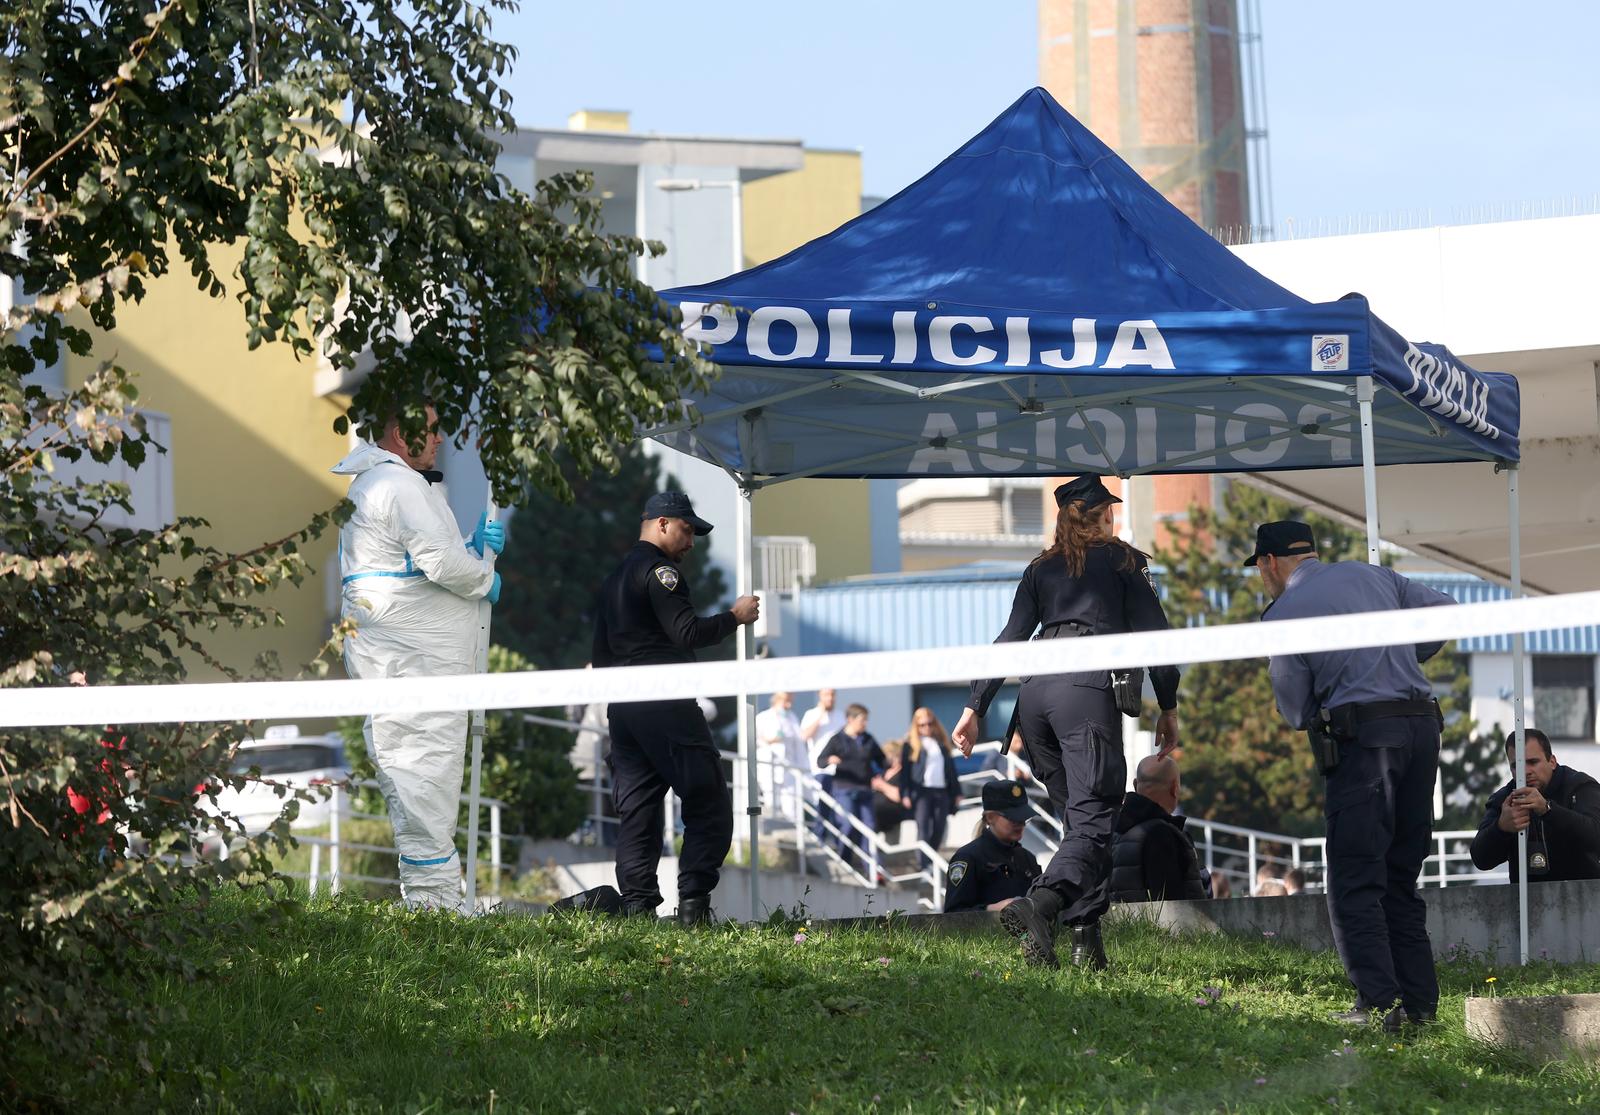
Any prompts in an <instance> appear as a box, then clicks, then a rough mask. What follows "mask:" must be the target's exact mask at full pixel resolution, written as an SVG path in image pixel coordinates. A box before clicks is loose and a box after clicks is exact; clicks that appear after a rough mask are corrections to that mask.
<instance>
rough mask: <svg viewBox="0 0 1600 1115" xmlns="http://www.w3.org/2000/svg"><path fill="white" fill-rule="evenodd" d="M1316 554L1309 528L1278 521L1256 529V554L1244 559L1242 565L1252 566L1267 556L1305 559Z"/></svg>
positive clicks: (1295, 523)
mask: <svg viewBox="0 0 1600 1115" xmlns="http://www.w3.org/2000/svg"><path fill="white" fill-rule="evenodd" d="M1316 552H1317V540H1316V538H1315V536H1313V535H1312V533H1311V528H1310V527H1308V526H1306V524H1304V523H1297V522H1295V521H1294V520H1293V519H1280V520H1279V521H1278V522H1276V523H1262V524H1261V525H1260V526H1258V527H1256V552H1255V553H1253V554H1251V555H1250V556H1249V557H1247V558H1245V559H1244V563H1245V564H1246V565H1254V564H1255V563H1256V559H1257V558H1261V557H1266V556H1267V555H1268V554H1271V555H1272V556H1273V557H1305V556H1306V555H1307V554H1314V553H1316Z"/></svg>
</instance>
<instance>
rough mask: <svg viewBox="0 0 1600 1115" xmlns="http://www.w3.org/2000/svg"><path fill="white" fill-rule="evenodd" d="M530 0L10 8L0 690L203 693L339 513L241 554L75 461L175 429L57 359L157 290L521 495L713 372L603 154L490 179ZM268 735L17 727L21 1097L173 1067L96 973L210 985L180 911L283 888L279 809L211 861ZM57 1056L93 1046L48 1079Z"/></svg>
mask: <svg viewBox="0 0 1600 1115" xmlns="http://www.w3.org/2000/svg"><path fill="white" fill-rule="evenodd" d="M503 7H505V3H504V2H503V0H491V3H490V8H485V7H482V6H478V5H473V4H470V3H467V4H463V3H460V2H458V0H410V2H408V3H405V4H399V3H394V2H392V0H375V2H373V3H361V4H358V3H354V2H352V0H316V2H311V0H210V2H205V3H202V2H201V0H144V2H138V3H99V2H90V0H12V2H10V3H7V4H5V5H3V6H0V202H3V205H0V279H3V280H4V281H6V282H8V283H10V284H11V286H12V291H13V293H14V294H15V295H16V296H17V297H16V298H15V299H14V300H13V301H12V302H11V303H9V305H10V309H9V312H8V313H7V314H6V315H5V317H4V319H3V320H0V616H3V617H4V618H3V620H0V685H3V686H47V685H67V684H69V682H71V681H73V680H84V681H87V682H88V683H89V684H96V685H98V684H105V683H116V684H132V683H141V682H170V681H179V680H182V679H183V678H184V677H185V676H186V671H187V669H188V667H189V664H190V663H192V662H195V661H211V659H210V658H209V656H208V654H207V651H206V646H205V643H206V637H207V634H208V632H210V631H213V630H216V629H217V628H218V627H221V626H230V625H231V626H259V625H263V624H272V623H276V622H281V621H280V620H279V618H278V617H277V615H276V613H275V612H274V611H273V610H272V608H271V603H270V600H271V598H270V592H271V591H272V590H273V589H274V588H275V587H276V586H278V585H281V584H284V583H289V582H297V581H299V580H300V579H301V578H303V577H304V576H305V574H306V573H307V572H308V568H307V565H306V562H305V559H304V557H303V547H304V545H305V544H306V542H308V541H309V540H310V539H312V538H314V537H315V536H316V535H317V534H318V533H320V532H321V531H323V530H325V529H327V528H328V527H330V526H332V525H334V524H336V523H337V522H338V521H339V519H340V518H341V517H342V515H343V511H342V510H339V509H335V510H332V511H329V512H326V513H323V514H321V515H318V516H317V517H316V518H315V519H314V520H313V521H312V522H311V523H310V524H309V525H308V526H307V527H306V528H305V530H303V531H300V532H297V533H296V534H294V535H292V536H290V537H287V538H282V539H277V540H275V541H270V542H267V543H264V544H263V545H261V546H259V547H257V548H254V549H250V550H248V551H245V552H241V553H228V552H222V551H219V550H216V549H215V548H213V547H210V546H209V545H207V543H206V542H205V532H206V524H205V523H204V522H203V521H201V520H197V519H190V518H182V519H179V520H177V521H176V522H174V523H172V524H170V525H168V526H166V527H162V528H160V529H157V530H138V529H132V528H127V527H118V526H113V525H111V522H112V519H111V518H110V517H109V516H111V515H112V512H114V511H115V510H117V509H119V508H120V509H122V510H123V511H128V510H129V502H128V501H129V496H128V489H127V488H126V486H123V485H117V484H111V483H88V482H80V481H77V480H72V479H68V478H66V477H65V476H64V475H63V472H62V470H61V469H60V468H59V466H60V465H61V464H62V463H63V462H65V463H67V464H68V465H71V466H73V467H80V466H84V465H87V463H88V462H89V461H93V462H98V463H101V464H104V463H107V462H109V461H111V460H112V459H113V458H120V459H121V460H122V461H123V462H125V463H127V464H128V465H131V466H135V467H136V466H137V465H138V464H139V463H140V462H141V461H142V460H143V458H144V456H145V455H146V454H147V453H149V452H155V451H160V450H161V447H160V446H157V445H155V444H154V443H153V442H152V441H151V439H150V438H149V436H148V434H147V433H146V432H145V430H144V427H143V423H142V421H141V419H140V416H139V414H138V411H137V393H136V389H135V386H134V384H133V383H132V382H131V380H130V377H129V376H128V375H127V373H126V372H125V371H123V370H122V369H121V368H119V367H118V366H117V365H116V364H115V363H114V362H112V361H107V362H105V363H103V364H102V365H101V366H100V368H99V370H98V371H97V372H96V373H94V374H93V375H91V376H90V377H89V378H88V379H87V380H86V381H85V382H84V383H82V384H79V385H76V386H74V387H72V389H71V390H68V391H65V392H63V391H60V390H57V389H53V388H49V387H47V386H46V385H45V384H44V382H42V380H43V377H42V376H40V374H39V373H40V370H41V369H43V368H46V367H48V366H50V365H53V364H55V363H56V362H57V361H58V360H59V359H60V358H61V354H62V350H63V348H65V349H67V350H69V351H70V352H72V353H74V354H76V355H77V356H80V357H89V356H93V355H95V351H94V349H95V339H94V338H95V336H96V334H95V332H93V331H92V330H91V327H93V329H94V330H98V331H99V332H100V333H102V334H108V335H109V336H110V337H111V338H112V343H113V345H114V341H115V335H116V334H115V329H116V325H117V316H118V312H119V310H120V309H121V308H122V307H124V306H126V304H127V303H128V302H130V301H133V302H137V301H138V300H139V299H141V298H142V297H143V296H144V295H145V293H146V292H147V291H148V290H149V289H150V285H151V284H153V283H155V282H163V281H164V282H181V281H193V282H195V283H197V284H198V285H199V286H200V288H201V289H203V290H205V291H207V292H209V293H210V294H211V295H213V296H214V297H216V298H218V299H219V300H221V299H224V298H228V299H231V300H233V301H235V302H236V303H237V305H238V307H239V311H240V313H241V319H240V332H241V335H242V336H243V337H244V338H245V339H246V340H247V342H248V343H249V344H250V345H251V346H255V345H259V344H263V343H268V342H279V343H283V344H287V345H289V346H291V347H292V349H293V350H294V351H295V352H296V353H297V354H299V355H300V356H302V357H304V358H307V359H311V358H325V359H327V360H329V361H331V362H332V363H333V364H334V365H336V366H339V367H352V366H354V365H355V364H356V362H357V361H358V360H360V359H362V358H363V357H364V356H370V357H371V358H372V360H373V363H374V370H373V371H372V373H371V374H370V375H369V376H368V378H367V379H366V381H365V382H364V384H363V385H362V386H361V387H360V389H359V391H358V392H357V394H356V396H355V399H354V401H353V403H352V405H351V407H350V409H349V411H348V413H347V414H346V415H345V416H343V417H341V418H340V419H339V421H338V423H337V425H338V427H339V428H340V429H345V428H347V425H348V423H351V422H362V421H365V420H369V419H372V418H375V417H378V416H382V415H386V414H398V415H400V416H401V418H402V424H403V427H404V428H405V429H406V432H407V433H420V431H421V426H422V424H423V400H424V399H427V400H430V401H431V402H432V403H433V405H434V406H435V407H436V409H437V411H438V413H439V414H440V416H441V419H442V424H443V427H444V429H445V430H446V432H448V433H451V434H454V435H455V436H456V437H457V438H458V439H462V440H465V439H467V438H469V437H470V438H472V439H474V440H475V441H476V442H477V444H478V445H479V447H480V449H481V453H482V457H483V461H484V465H485V468H486V470H487V472H488V475H489V478H490V481H491V484H492V485H493V488H494V492H495V494H496V497H497V499H499V500H500V501H501V502H502V503H507V502H511V501H512V498H513V497H514V496H515V495H516V494H518V493H521V492H523V491H524V490H526V489H527V488H528V487H529V486H531V485H540V486H543V487H545V488H547V489H548V490H550V491H553V492H554V493H556V494H557V495H567V494H570V483H571V482H570V480H569V479H568V478H567V474H565V473H563V472H562V470H561V467H560V466H559V465H558V463H557V460H558V458H557V453H558V451H559V452H560V453H562V454H564V455H565V457H566V459H569V460H570V461H571V462H572V463H573V465H574V466H575V467H576V469H577V470H578V471H579V472H580V473H581V472H585V471H587V470H590V469H593V468H596V467H599V468H602V469H611V468H615V467H617V465H618V463H619V456H620V454H621V453H622V451H623V450H624V448H625V447H626V446H627V445H628V444H629V443H630V442H631V441H632V439H633V437H634V432H635V430H636V428H637V427H638V425H639V424H640V423H650V422H655V421H659V420H661V419H663V418H666V417H669V416H672V415H674V414H675V407H676V400H677V398H678V395H679V394H680V392H682V391H683V390H684V389H685V388H688V387H691V386H695V385H698V384H700V383H701V382H703V380H704V378H705V377H706V376H707V375H708V374H709V372H710V366H709V364H707V363H706V361H705V360H704V359H703V358H702V356H701V354H700V353H699V351H698V350H697V349H696V348H695V347H694V346H693V345H691V344H689V343H687V342H685V341H684V340H683V339H682V335H681V333H680V331H679V329H678V325H679V315H678V313H677V311H676V310H673V309H671V308H670V307H667V306H666V305H665V304H664V303H662V302H661V301H660V300H659V299H657V298H656V297H655V295H654V294H653V292H652V291H651V290H650V289H649V288H648V287H647V286H645V285H644V284H643V283H641V282H639V281H638V280H637V279H636V278H635V266H634V265H635V262H636V259H637V257H638V256H639V255H640V254H641V253H644V252H650V253H656V254H658V253H659V252H660V251H661V247H660V245H659V244H654V243H646V242H643V241H640V240H638V239H636V238H632V237H619V236H610V235H606V234H605V233H604V232H603V231H602V230H601V228H600V202H599V199H598V198H596V197H595V196H594V195H593V193H592V183H591V180H590V178H589V176H588V175H585V174H567V175H559V176H556V177H554V178H552V179H550V180H548V181H545V182H541V183H539V185H538V186H537V188H536V189H535V191H534V192H533V193H532V194H524V193H521V192H519V191H517V190H515V189H513V188H512V187H511V186H510V185H509V184H508V182H507V181H506V180H505V179H504V178H503V177H502V176H501V175H499V174H498V173H497V172H496V170H495V158H496V154H497V151H498V140H497V137H498V136H500V135H501V134H503V133H505V132H508V131H509V130H511V129H512V128H513V126H514V124H513V120H512V118H511V115H510V112H509V103H510V99H509V96H508V95H507V93H506V92H505V91H504V90H503V89H501V88H500V86H499V84H498V81H499V78H500V77H501V75H503V74H504V73H505V71H506V69H507V68H508V67H509V66H510V65H511V64H512V61H513V59H514V57H515V52H514V51H513V50H512V49H511V48H510V47H508V46H506V45H504V44H502V43H498V42H496V41H495V40H494V39H493V38H492V37H491V28H490V13H491V10H492V9H495V8H503ZM219 245H239V246H242V250H243V263H242V265H241V266H240V267H239V268H238V269H237V270H234V271H232V272H229V273H224V272H223V271H221V270H219V268H218V266H217V265H216V264H215V260H214V256H213V252H214V250H215V248H216V247H217V246H219ZM183 271H186V272H187V273H188V276H189V278H188V279H187V280H185V279H184V278H182V277H181V275H180V274H179V273H180V272H183ZM222 305H225V303H222V302H220V301H219V306H222ZM109 347H110V346H108V348H109ZM646 348H648V349H650V350H651V351H652V354H653V356H654V359H648V360H647V359H644V358H643V355H642V350H644V349H646ZM217 374H218V375H225V374H229V373H228V372H227V371H226V370H219V371H218V372H217ZM286 389H291V388H290V387H289V385H286ZM293 389H299V388H298V387H297V386H296V387H294V388H293ZM337 641H338V633H337V632H336V633H335V639H334V642H333V644H332V645H331V646H330V648H329V649H330V650H332V649H334V648H336V646H337ZM326 661H327V659H326V657H324V658H323V659H321V660H319V663H318V664H317V665H319V666H322V667H325V665H326ZM213 665H216V666H218V667H219V668H220V666H221V664H220V663H214V662H213ZM282 674H283V670H282V669H281V668H280V667H279V666H278V664H276V663H274V662H271V661H262V662H259V663H258V664H257V667H256V669H255V670H254V671H252V673H251V676H261V677H277V676H282ZM245 731H246V728H245V727H244V726H240V725H221V726H217V725H195V724H189V725H140V726H134V725H124V726H118V727H115V728H100V727H96V728H94V729H45V730H33V729H16V728H6V727H0V832H3V833H4V841H5V843H4V848H3V851H4V855H3V856H0V905H3V908H4V910H5V911H6V918H5V919H4V922H3V923H0V953H3V954H4V955H5V957H6V965H5V969H4V974H3V975H0V996H3V1003H0V1005H3V1008H4V1009H3V1010H0V1044H4V1045H5V1046H6V1047H7V1049H8V1051H10V1050H17V1049H19V1048H21V1049H22V1050H23V1052H22V1053H20V1054H19V1055H18V1056H8V1057H7V1058H5V1059H4V1061H3V1063H0V1077H3V1079H0V1088H4V1090H5V1092H6V1094H7V1096H8V1097H12V1098H18V1097H20V1098H21V1099H38V1100H39V1102H41V1103H45V1104H47V1105H49V1106H54V1105H56V1104H57V1103H60V1102H63V1101H62V1100H61V1094H60V1093H58V1092H54V1091H49V1089H51V1088H55V1089H61V1088H68V1089H70V1088H93V1087H94V1086H95V1081H96V1080H97V1079H98V1078H99V1077H101V1076H105V1075H110V1076H113V1077H114V1076H116V1075H117V1074H120V1073H126V1072H136V1071H140V1070H141V1068H143V1069H145V1070H148V1069H149V1068H150V1066H151V1064H152V1058H151V1057H149V1056H147V1055H146V1053H147V1051H149V1050H150V1049H151V1048H152V1046H151V1045H150V1043H151V1041H152V1040H153V1035H154V1024H155V1021H156V1020H155V1019H154V1017H153V1016H152V1015H151V1014H150V1013H149V1011H148V1010H147V1009H146V1008H145V1007H144V1005H143V1004H142V1003H141V1001H140V1000H139V999H138V998H137V997H122V996H121V995H120V993H118V992H117V991H115V990H114V989H113V986H112V985H111V984H108V983H107V982H105V981H104V980H103V978H102V977H103V976H104V974H105V973H106V972H107V971H108V970H112V969H115V970H119V971H121V972H123V973H125V976H124V980H125V981H132V982H133V983H134V984H137V982H138V980H140V979H141V978H148V977H151V976H154V975H156V974H157V973H160V972H162V971H173V972H175V973H176V974H177V975H179V976H181V977H191V976H193V975H194V971H193V969H192V967H191V966H190V965H189V962H188V961H187V960H186V959H184V958H183V956H182V955H181V954H180V952H179V951H178V949H177V944H178V942H177V940H176V939H175V934H178V933H180V932H181V926H182V925H183V924H184V923H183V920H182V919H175V918H172V917H167V916H165V914H166V913H167V912H168V911H170V910H172V909H173V908H174V906H175V904H179V903H182V902H194V901H203V900H204V899H205V897H206V896H207V895H208V894H209V893H210V892H211V891H212V889H214V888H215V887H216V886H218V885H219V884H221V883H224V882H230V881H238V882H253V883H261V882H265V881H266V880H267V879H268V878H269V877H270V856H271V855H272V854H274V851H275V848H276V847H278V846H281V840H282V838H283V835H284V833H283V830H282V829H281V828H280V830H279V831H278V832H276V833H274V834H269V835H268V836H267V837H266V838H264V839H246V838H244V837H243V836H242V834H241V833H240V832H239V831H238V829H237V826H233V827H231V828H230V830H229V835H230V836H231V838H232V839H233V841H234V843H235V845H236V847H235V851H234V855H233V856H232V857H230V858H229V859H228V860H226V861H222V862H220V863H217V862H210V861H206V860H203V859H200V858H197V857H196V856H195V855H193V854H192V849H193V848H194V847H197V846H199V842H197V841H196V839H195V837H196V835H197V833H198V832H199V831H200V829H201V827H202V826H205V825H210V824H212V823H213V822H211V821H208V820H206V819H205V818H204V816H203V814H202V813H201V812H200V810H199V809H198V808H197V800H198V799H199V798H203V797H205V796H207V795H210V794H212V793H213V792H214V790H215V788H216V787H217V786H219V785H221V784H223V783H224V782H225V781H227V780H229V779H237V778H241V777H244V776H232V775H230V774H229V773H228V771H229V766H230V763H231V759H232V756H233V753H234V749H235V746H236V744H237V742H238V741H239V740H240V739H241V738H242V736H243V735H244V733H245ZM223 823H224V824H226V822H223ZM133 836H137V837H138V838H139V839H138V840H133V839H131V837H133ZM274 842H277V843H276V844H275V843H274ZM140 849H144V850H140ZM127 985H128V984H127V983H126V982H119V983H118V984H116V986H117V987H124V986H127ZM113 1027H120V1029H117V1030H116V1031H115V1040H113V1039H112V1037H111V1034H112V1028H113ZM18 1039H26V1044H25V1045H24V1046H20V1047H19V1044H18ZM52 1062H53V1063H55V1064H57V1065H66V1064H70V1065H71V1066H72V1068H71V1070H70V1072H66V1073H56V1074H53V1075H45V1076H41V1075H37V1074H35V1075H33V1076H30V1075H28V1070H29V1069H30V1068H38V1067H39V1066H40V1065H42V1064H46V1063H52ZM41 1081H44V1082H45V1083H43V1084H41ZM52 1081H53V1083H52ZM41 1089H44V1090H43V1091H41Z"/></svg>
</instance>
